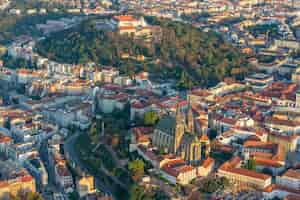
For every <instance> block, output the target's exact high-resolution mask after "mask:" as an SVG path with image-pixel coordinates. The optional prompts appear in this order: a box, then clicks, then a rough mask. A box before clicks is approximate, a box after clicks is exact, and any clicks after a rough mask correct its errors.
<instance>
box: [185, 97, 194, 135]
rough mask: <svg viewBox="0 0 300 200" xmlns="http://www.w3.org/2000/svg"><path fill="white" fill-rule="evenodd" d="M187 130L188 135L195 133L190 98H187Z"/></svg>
mask: <svg viewBox="0 0 300 200" xmlns="http://www.w3.org/2000/svg"><path fill="white" fill-rule="evenodd" d="M187 128H188V131H189V132H190V133H192V134H193V133H194V132H195V126H194V114H193V109H192V104H191V101H190V98H188V113H187Z"/></svg>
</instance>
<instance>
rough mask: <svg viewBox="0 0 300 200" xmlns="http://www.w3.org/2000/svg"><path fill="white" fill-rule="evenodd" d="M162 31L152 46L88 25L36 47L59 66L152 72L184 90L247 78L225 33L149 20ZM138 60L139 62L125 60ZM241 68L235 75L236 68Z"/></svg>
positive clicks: (240, 57) (241, 60) (244, 64)
mask: <svg viewBox="0 0 300 200" xmlns="http://www.w3.org/2000/svg"><path fill="white" fill-rule="evenodd" d="M148 21H149V22H150V23H151V24H153V25H158V26H160V28H161V31H160V34H159V39H156V40H153V41H151V42H148V41H146V40H144V39H141V38H137V37H134V36H132V35H124V34H122V35H121V34H119V33H118V32H112V31H103V30H98V29H97V27H96V25H95V23H94V21H92V20H88V21H84V22H83V23H81V24H80V25H79V26H78V27H75V28H72V29H69V30H64V31H62V32H58V33H55V34H52V35H51V36H50V37H48V38H46V39H45V40H42V41H40V42H39V43H38V45H37V51H38V52H39V53H40V54H42V55H44V56H46V57H48V58H50V59H53V60H56V61H59V62H67V63H82V64H84V63H87V62H95V63H97V64H100V65H112V66H115V67H118V68H119V69H120V70H121V72H124V73H127V74H134V73H135V72H138V71H141V70H144V69H147V70H149V72H152V73H153V74H154V75H155V77H156V78H164V79H165V78H176V79H177V80H180V81H179V86H180V87H190V86H192V85H194V84H200V85H202V86H213V85H216V84H217V83H218V82H219V81H222V80H223V79H224V77H228V76H234V77H236V78H242V77H243V76H244V74H245V73H246V72H247V69H248V67H247V66H248V65H247V62H246V59H245V58H244V56H243V55H242V54H241V53H240V52H239V51H238V49H236V48H234V47H233V46H232V45H230V44H229V43H228V42H227V41H226V40H225V39H224V38H223V37H222V36H221V35H220V34H218V33H216V32H213V31H209V32H203V31H201V30H200V29H197V28H195V27H193V26H191V25H189V24H183V23H180V22H173V21H170V20H157V19H155V18H151V20H149V19H148ZM124 54H126V55H130V57H138V56H140V55H143V56H144V57H145V58H146V59H145V60H142V61H141V60H135V59H131V58H126V59H124V57H122V55H124ZM236 68H237V69H240V70H239V73H237V74H233V73H232V69H236Z"/></svg>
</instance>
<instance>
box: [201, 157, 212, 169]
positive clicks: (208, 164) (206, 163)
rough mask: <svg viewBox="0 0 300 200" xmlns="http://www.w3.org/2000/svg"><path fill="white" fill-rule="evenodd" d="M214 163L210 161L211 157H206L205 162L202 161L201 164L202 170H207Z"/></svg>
mask: <svg viewBox="0 0 300 200" xmlns="http://www.w3.org/2000/svg"><path fill="white" fill-rule="evenodd" d="M214 162H215V160H214V159H212V158H211V157H208V158H207V159H206V160H204V161H203V163H202V167H204V168H208V167H209V166H210V165H212V164H213V163H214Z"/></svg>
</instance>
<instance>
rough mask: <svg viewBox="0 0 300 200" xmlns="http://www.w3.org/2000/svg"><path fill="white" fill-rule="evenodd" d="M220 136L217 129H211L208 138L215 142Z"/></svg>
mask: <svg viewBox="0 0 300 200" xmlns="http://www.w3.org/2000/svg"><path fill="white" fill-rule="evenodd" d="M217 135H218V132H217V130H216V129H210V130H209V133H208V137H209V139H210V140H214V139H215V138H216V137H217Z"/></svg>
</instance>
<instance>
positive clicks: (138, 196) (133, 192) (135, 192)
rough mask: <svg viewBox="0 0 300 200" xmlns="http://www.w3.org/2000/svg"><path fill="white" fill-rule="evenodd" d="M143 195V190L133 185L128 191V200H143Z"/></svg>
mask: <svg viewBox="0 0 300 200" xmlns="http://www.w3.org/2000/svg"><path fill="white" fill-rule="evenodd" d="M145 195H146V194H145V190H144V188H143V187H141V186H138V185H134V186H132V187H131V189H130V200H143V199H144V198H145Z"/></svg>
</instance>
